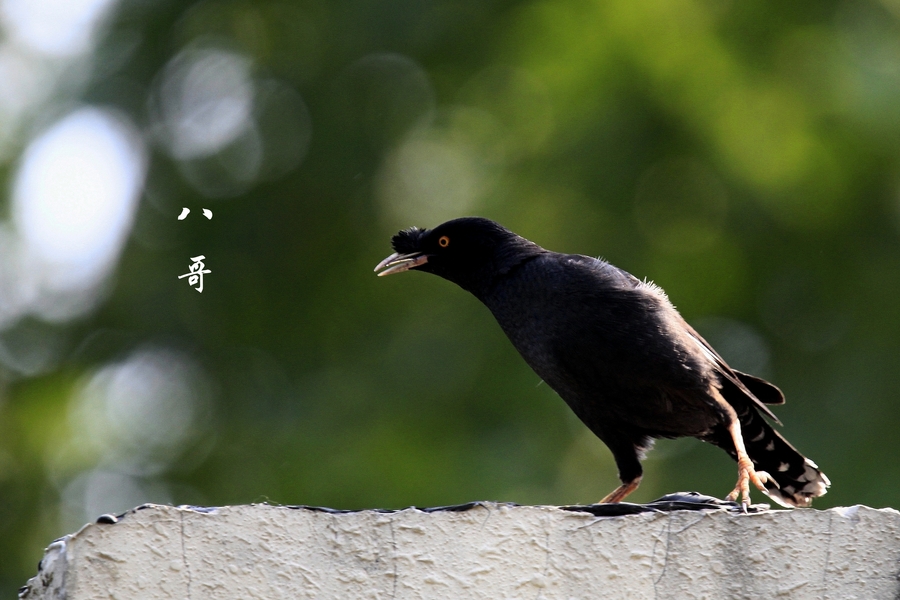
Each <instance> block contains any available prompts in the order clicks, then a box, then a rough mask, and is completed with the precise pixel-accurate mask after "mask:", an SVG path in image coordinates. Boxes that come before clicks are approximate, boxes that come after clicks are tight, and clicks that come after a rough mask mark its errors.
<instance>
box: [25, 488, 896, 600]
mask: <svg viewBox="0 0 900 600" xmlns="http://www.w3.org/2000/svg"><path fill="white" fill-rule="evenodd" d="M101 521H105V523H104V522H100V523H95V524H90V525H86V526H85V527H84V528H82V529H81V530H80V531H78V532H77V533H74V534H72V535H70V536H66V537H65V538H62V539H61V540H58V541H56V542H54V544H52V545H51V546H50V547H49V548H48V549H47V553H46V555H45V557H44V559H43V561H42V563H41V568H40V572H39V573H38V575H37V576H35V577H34V578H32V579H31V580H30V581H29V582H28V585H27V586H26V587H25V588H23V589H22V591H21V594H20V598H26V599H28V600H34V599H37V598H41V599H51V598H52V599H55V600H56V599H60V600H61V599H68V600H81V599H95V598H117V599H118V600H129V599H138V598H140V599H142V600H153V599H162V598H177V599H183V598H214V599H222V600H225V599H242V600H243V599H248V598H264V599H266V600H271V599H276V598H291V599H293V598H341V599H344V598H452V599H462V598H478V599H481V598H531V599H534V598H565V599H569V598H598V597H606V598H754V599H755V598H835V599H842V600H847V599H851V598H859V599H866V600H872V599H879V598H897V597H898V595H900V581H898V573H900V513H898V512H897V511H895V510H892V509H881V510H875V509H871V508H867V507H864V506H854V507H850V508H834V509H830V510H826V511H816V510H792V511H770V512H761V513H758V514H747V515H742V514H734V513H732V512H728V511H725V510H712V511H709V510H702V511H696V510H694V511H686V510H676V511H672V512H666V513H661V512H652V513H643V514H632V515H626V516H616V517H597V516H594V515H592V514H590V513H586V512H573V511H569V510H562V509H560V508H557V507H549V506H511V505H502V504H494V503H474V504H472V505H466V506H463V507H458V510H436V511H431V512H426V511H422V510H418V509H406V510H402V511H397V512H382V511H359V512H347V513H341V512H335V511H322V510H315V509H309V508H291V507H280V506H268V505H251V506H229V507H222V508H214V509H199V508H193V507H178V508H176V507H171V506H157V505H147V506H145V507H140V508H139V509H135V510H133V511H130V512H129V513H127V514H126V515H123V517H122V518H120V519H118V522H115V521H116V519H115V518H109V517H107V518H102V519H101Z"/></svg>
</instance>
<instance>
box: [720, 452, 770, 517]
mask: <svg viewBox="0 0 900 600" xmlns="http://www.w3.org/2000/svg"><path fill="white" fill-rule="evenodd" d="M751 481H752V482H753V485H755V486H756V487H757V488H758V489H759V490H760V491H762V492H766V483H769V482H772V483H773V484H774V485H775V487H778V483H777V482H776V481H775V479H774V478H773V477H772V476H771V475H769V474H768V473H766V472H765V471H757V470H756V469H754V468H753V463H752V462H751V461H750V459H749V458H747V457H743V456H742V457H740V458H739V459H738V480H737V484H736V485H735V486H734V489H733V490H731V493H729V494H728V495H727V496H725V499H726V500H728V501H729V502H734V501H736V500H737V499H738V498H739V497H740V499H741V511H742V512H744V513H746V512H747V511H748V509H749V507H750V482H751Z"/></svg>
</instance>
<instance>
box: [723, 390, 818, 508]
mask: <svg viewBox="0 0 900 600" xmlns="http://www.w3.org/2000/svg"><path fill="white" fill-rule="evenodd" d="M742 412H743V414H741V413H739V414H738V418H739V420H740V424H741V434H742V437H743V438H744V445H745V446H746V448H747V454H748V455H750V460H752V461H753V466H754V468H755V469H756V470H757V471H765V472H766V473H768V474H769V475H770V476H771V477H772V478H773V479H774V480H775V482H774V483H773V482H768V483H766V490H767V495H768V496H769V497H770V498H772V500H774V501H775V502H777V503H778V504H781V505H782V506H796V507H806V506H809V505H810V504H811V503H812V500H813V498H816V497H818V496H821V495H823V494H825V492H826V491H827V490H828V486H830V485H831V482H830V481H829V480H828V477H826V476H825V474H824V473H822V471H820V470H819V467H818V466H816V463H814V462H813V461H811V460H810V459H808V458H806V457H805V456H803V455H802V454H800V452H798V451H797V449H796V448H794V447H793V446H791V444H790V443H789V442H788V441H787V440H786V439H784V438H783V437H781V434H779V433H778V432H777V431H775V429H773V428H772V426H771V425H769V423H768V422H767V421H766V420H765V419H764V418H763V417H762V416H761V415H760V414H759V413H757V412H756V410H754V409H753V408H751V407H747V410H746V411H742ZM731 451H732V452H733V448H732V449H731ZM776 483H777V485H776Z"/></svg>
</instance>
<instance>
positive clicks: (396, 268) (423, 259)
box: [375, 252, 428, 277]
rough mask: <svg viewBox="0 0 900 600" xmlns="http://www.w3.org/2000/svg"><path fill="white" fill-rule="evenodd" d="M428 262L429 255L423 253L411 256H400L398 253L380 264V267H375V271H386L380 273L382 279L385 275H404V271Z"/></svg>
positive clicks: (414, 253)
mask: <svg viewBox="0 0 900 600" xmlns="http://www.w3.org/2000/svg"><path fill="white" fill-rule="evenodd" d="M427 262H428V255H426V254H422V253H421V252H413V253H411V254H400V253H398V252H394V253H393V254H391V255H390V256H388V257H387V258H386V259H384V260H383V261H381V262H380V263H378V265H377V266H376V267H375V271H379V270H381V269H384V271H381V273H378V276H379V277H382V276H384V275H393V274H394V273H402V272H403V271H408V270H409V269H412V268H413V267H418V266H419V265H424V264H425V263H427ZM385 267H386V268H385Z"/></svg>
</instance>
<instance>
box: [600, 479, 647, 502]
mask: <svg viewBox="0 0 900 600" xmlns="http://www.w3.org/2000/svg"><path fill="white" fill-rule="evenodd" d="M639 485H641V478H640V477H637V478H635V479H632V480H631V481H629V482H628V483H623V484H622V485H620V486H619V487H617V488H616V489H614V490H613V491H612V492H610V493H609V494H607V495H606V497H605V498H604V499H603V500H601V501H600V502H599V503H600V504H616V503H618V502H621V501H622V500H624V499H625V496H627V495H628V494H630V493H631V492H633V491H634V490H636V489H638V486H639Z"/></svg>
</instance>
